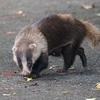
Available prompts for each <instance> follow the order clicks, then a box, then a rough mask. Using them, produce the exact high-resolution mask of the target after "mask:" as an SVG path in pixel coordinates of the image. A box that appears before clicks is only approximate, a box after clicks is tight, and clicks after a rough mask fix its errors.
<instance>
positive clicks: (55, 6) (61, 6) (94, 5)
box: [0, 0, 100, 100]
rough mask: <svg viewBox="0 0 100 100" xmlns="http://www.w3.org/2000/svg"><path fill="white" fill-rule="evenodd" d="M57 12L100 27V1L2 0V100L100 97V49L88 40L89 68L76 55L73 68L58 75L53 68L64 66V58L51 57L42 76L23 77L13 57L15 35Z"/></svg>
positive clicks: (0, 82)
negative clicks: (90, 44)
mask: <svg viewBox="0 0 100 100" xmlns="http://www.w3.org/2000/svg"><path fill="white" fill-rule="evenodd" d="M84 5H85V8H84V7H83V6H84ZM86 7H90V9H86ZM55 13H70V14H73V16H74V17H76V18H78V19H82V20H87V21H89V22H91V23H93V24H94V25H95V26H97V27H98V28H99V29H100V0H6V1H4V0H0V100H87V98H90V99H91V100H100V89H97V88H96V85H97V83H100V49H98V50H92V49H91V48H90V47H89V45H88V43H87V41H86V40H85V41H84V43H83V44H82V45H83V47H84V49H85V53H86V56H87V59H88V66H87V67H88V68H87V70H84V68H83V67H82V64H81V61H80V58H79V57H76V60H75V63H74V65H73V67H74V69H73V70H69V71H68V73H66V74H57V73H56V72H55V70H51V69H50V67H51V66H52V65H53V66H58V67H62V66H63V59H62V57H58V58H57V57H50V59H49V66H48V69H47V70H45V71H43V72H42V73H41V77H40V78H38V79H34V80H33V81H29V82H27V81H26V80H25V79H24V78H23V77H21V76H20V69H19V68H18V67H17V66H16V65H15V63H14V62H13V59H12V46H13V43H14V39H15V36H16V35H17V33H18V32H19V31H20V29H21V28H23V27H24V26H25V25H29V24H33V23H34V22H35V21H37V20H39V19H40V18H43V17H44V16H46V15H50V14H55ZM56 68H57V67H55V69H56ZM93 98H96V99H93Z"/></svg>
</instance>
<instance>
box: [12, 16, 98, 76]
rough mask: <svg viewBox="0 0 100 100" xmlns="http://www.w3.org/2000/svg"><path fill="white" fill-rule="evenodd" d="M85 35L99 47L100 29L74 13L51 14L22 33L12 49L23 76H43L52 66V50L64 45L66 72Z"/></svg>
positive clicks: (93, 44)
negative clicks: (78, 17) (44, 70)
mask: <svg viewBox="0 0 100 100" xmlns="http://www.w3.org/2000/svg"><path fill="white" fill-rule="evenodd" d="M85 38H88V39H89V40H90V42H91V44H92V46H93V47H94V48H95V47H97V46H98V45H99V43H100V31H99V30H98V29H97V28H96V27H95V26H93V25H92V24H90V23H88V22H87V21H82V20H78V19H76V18H74V17H73V16H72V15H70V14H54V15H50V16H47V17H45V18H43V19H40V20H39V21H37V22H36V23H34V24H33V25H28V26H26V27H24V28H23V29H22V30H21V31H20V32H19V34H18V35H17V36H16V39H15V43H14V46H13V48H12V50H13V59H14V61H15V62H16V64H17V65H18V66H19V67H20V68H21V69H22V75H23V76H28V77H30V76H34V77H39V74H40V72H41V71H42V70H43V69H45V68H47V66H48V55H49V53H50V52H52V51H53V50H55V49H57V48H60V47H62V46H63V52H62V55H63V58H64V67H63V69H62V71H67V70H68V69H69V67H70V66H71V65H72V64H73V62H74V59H75V56H76V54H77V52H78V49H79V48H80V46H81V43H82V41H83V40H84V39H85Z"/></svg>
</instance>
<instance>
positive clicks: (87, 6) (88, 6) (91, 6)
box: [82, 4, 95, 9]
mask: <svg viewBox="0 0 100 100" xmlns="http://www.w3.org/2000/svg"><path fill="white" fill-rule="evenodd" d="M82 7H83V8H85V9H91V8H94V7H95V4H92V5H82Z"/></svg>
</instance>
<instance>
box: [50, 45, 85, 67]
mask: <svg viewBox="0 0 100 100" xmlns="http://www.w3.org/2000/svg"><path fill="white" fill-rule="evenodd" d="M62 53H63V47H60V48H57V49H55V50H53V51H52V52H50V53H49V56H50V55H52V56H56V57H59V56H61V55H62ZM76 55H79V56H80V59H81V61H82V64H83V67H84V68H85V67H86V66H87V58H86V55H85V52H84V48H83V47H79V48H78V50H77V52H76Z"/></svg>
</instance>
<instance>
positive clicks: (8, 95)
mask: <svg viewBox="0 0 100 100" xmlns="http://www.w3.org/2000/svg"><path fill="white" fill-rule="evenodd" d="M10 95H11V94H3V96H10Z"/></svg>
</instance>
